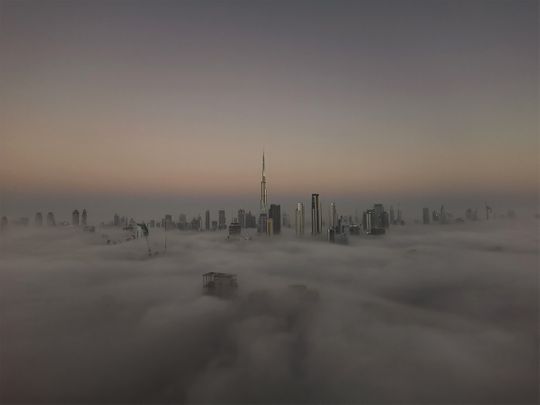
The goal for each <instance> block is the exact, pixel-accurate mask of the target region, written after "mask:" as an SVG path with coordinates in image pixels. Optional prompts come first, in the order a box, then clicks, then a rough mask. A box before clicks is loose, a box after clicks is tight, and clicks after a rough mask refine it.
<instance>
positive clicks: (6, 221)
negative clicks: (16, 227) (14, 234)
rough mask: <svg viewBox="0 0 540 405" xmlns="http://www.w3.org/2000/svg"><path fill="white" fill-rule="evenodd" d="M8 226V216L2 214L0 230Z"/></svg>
mask: <svg viewBox="0 0 540 405" xmlns="http://www.w3.org/2000/svg"><path fill="white" fill-rule="evenodd" d="M7 226H8V218H7V217H6V216H5V215H4V216H3V217H2V220H0V230H4V229H6V228H7Z"/></svg>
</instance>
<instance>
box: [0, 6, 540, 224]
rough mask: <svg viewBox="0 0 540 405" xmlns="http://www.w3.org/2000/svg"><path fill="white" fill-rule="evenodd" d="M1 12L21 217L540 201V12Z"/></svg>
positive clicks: (6, 153) (9, 159)
mask: <svg viewBox="0 0 540 405" xmlns="http://www.w3.org/2000/svg"><path fill="white" fill-rule="evenodd" d="M0 5H1V6H0V136H1V148H0V162H1V163H0V169H1V170H0V183H1V184H2V193H3V198H4V199H8V200H9V199H11V201H12V203H11V204H12V205H13V204H15V205H16V202H15V203H13V201H14V199H15V201H16V198H20V197H15V196H21V195H34V196H37V195H39V198H38V199H37V200H36V201H37V202H39V201H54V199H55V198H57V200H59V199H60V198H61V197H60V196H73V195H85V196H88V195H94V197H95V196H100V197H99V198H103V201H105V200H107V201H112V202H114V201H115V198H116V196H118V198H126V196H129V195H135V194H136V195H138V196H142V197H144V196H146V197H148V198H152V197H150V196H156V195H159V196H162V197H163V198H169V197H170V198H171V199H172V200H171V201H173V200H174V198H188V199H200V200H204V199H208V200H211V199H216V198H218V197H219V198H223V199H234V198H235V197H238V198H240V197H241V198H242V199H244V200H245V201H252V202H253V208H256V207H257V201H258V190H259V185H258V182H259V177H260V154H261V152H262V149H263V148H264V149H265V150H266V151H267V155H268V159H267V162H268V165H267V166H268V178H269V193H270V200H273V197H276V196H278V197H280V198H291V199H294V198H296V196H297V195H300V194H302V195H304V194H305V195H308V194H309V193H311V192H319V193H321V194H323V195H325V196H348V197H350V198H353V197H354V196H356V195H359V194H362V195H364V196H365V195H368V196H371V195H373V196H374V198H385V197H392V198H402V199H407V198H411V196H413V195H414V196H415V197H418V198H420V199H421V196H427V195H429V196H437V195H440V196H449V195H459V196H467V195H470V194H474V195H475V196H477V197H478V196H480V197H478V198H480V199H482V198H483V196H487V197H489V196H493V195H507V196H520V197H522V196H529V197H531V196H532V198H533V200H534V199H535V198H536V195H537V190H538V180H539V178H538V156H539V155H538V154H539V149H538V45H539V44H538V2H537V1H534V0H532V1H526V0H520V1H496V0H488V1H479V0H475V1H462V2H460V1H454V0H452V1H331V2H330V1H326V2H322V1H319V2H317V1H305V2H304V1H91V2H85V1H5V0H4V1H0ZM36 198H37V197H36ZM62 198H63V197H62ZM95 198H96V199H97V200H99V198H98V197H95ZM39 199H42V200H39ZM4 204H6V203H5V202H4ZM51 204H52V205H54V203H51ZM37 205H39V203H37V204H36V209H37V208H38V207H37ZM44 209H45V208H44ZM111 209H112V208H111ZM29 214H30V213H29Z"/></svg>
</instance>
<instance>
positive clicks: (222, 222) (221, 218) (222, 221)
mask: <svg viewBox="0 0 540 405" xmlns="http://www.w3.org/2000/svg"><path fill="white" fill-rule="evenodd" d="M218 228H219V229H227V221H226V218H225V210H219V212H218Z"/></svg>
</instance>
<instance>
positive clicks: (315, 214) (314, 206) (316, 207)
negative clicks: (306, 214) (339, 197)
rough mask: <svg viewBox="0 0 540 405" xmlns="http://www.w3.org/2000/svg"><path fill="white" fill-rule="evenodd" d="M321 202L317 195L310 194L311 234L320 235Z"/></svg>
mask: <svg viewBox="0 0 540 405" xmlns="http://www.w3.org/2000/svg"><path fill="white" fill-rule="evenodd" d="M321 222H322V220H321V202H320V200H319V194H311V234H312V235H319V234H320V233H321V227H322V226H321Z"/></svg>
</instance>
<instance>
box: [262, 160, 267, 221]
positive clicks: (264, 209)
mask: <svg viewBox="0 0 540 405" xmlns="http://www.w3.org/2000/svg"><path fill="white" fill-rule="evenodd" d="M267 202H268V192H267V191H266V174H265V164H264V152H263V155H262V176H261V201H260V203H261V204H260V209H261V214H262V213H267V211H268V208H267Z"/></svg>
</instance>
